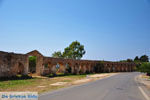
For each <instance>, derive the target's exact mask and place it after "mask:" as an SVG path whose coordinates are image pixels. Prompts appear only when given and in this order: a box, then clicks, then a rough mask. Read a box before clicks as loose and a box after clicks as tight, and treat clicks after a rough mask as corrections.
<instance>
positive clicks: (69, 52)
mask: <svg viewBox="0 0 150 100" xmlns="http://www.w3.org/2000/svg"><path fill="white" fill-rule="evenodd" d="M84 54H85V50H84V45H81V44H80V42H78V41H74V42H72V43H71V44H70V45H69V47H67V48H65V49H64V53H63V56H64V58H71V59H81V58H82V57H83V55H84Z"/></svg>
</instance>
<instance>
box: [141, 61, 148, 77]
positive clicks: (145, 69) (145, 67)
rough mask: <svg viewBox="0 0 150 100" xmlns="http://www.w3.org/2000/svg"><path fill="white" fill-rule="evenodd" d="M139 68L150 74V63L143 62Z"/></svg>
mask: <svg viewBox="0 0 150 100" xmlns="http://www.w3.org/2000/svg"><path fill="white" fill-rule="evenodd" d="M138 70H139V71H140V72H144V73H147V75H149V76H150V63H142V64H141V66H140V67H139V68H138Z"/></svg>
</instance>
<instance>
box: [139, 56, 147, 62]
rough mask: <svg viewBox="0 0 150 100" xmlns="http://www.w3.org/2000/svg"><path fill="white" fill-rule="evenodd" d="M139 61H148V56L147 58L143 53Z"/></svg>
mask: <svg viewBox="0 0 150 100" xmlns="http://www.w3.org/2000/svg"><path fill="white" fill-rule="evenodd" d="M140 61H141V62H149V58H148V56H147V55H143V56H141V57H140Z"/></svg>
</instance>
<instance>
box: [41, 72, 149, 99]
mask: <svg viewBox="0 0 150 100" xmlns="http://www.w3.org/2000/svg"><path fill="white" fill-rule="evenodd" d="M138 74H139V73H137V72H132V73H120V74H117V75H114V76H111V77H108V78H104V79H101V80H97V81H94V82H90V83H86V84H83V85H79V86H72V87H69V88H65V89H61V90H57V91H55V92H50V93H46V94H42V95H40V96H39V100H147V99H146V98H145V96H144V95H143V94H142V92H141V90H140V89H139V84H137V82H136V81H135V77H136V76H137V75H138Z"/></svg>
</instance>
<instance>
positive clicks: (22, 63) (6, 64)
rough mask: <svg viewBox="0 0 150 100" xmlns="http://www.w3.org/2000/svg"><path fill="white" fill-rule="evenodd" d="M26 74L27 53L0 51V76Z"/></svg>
mask: <svg viewBox="0 0 150 100" xmlns="http://www.w3.org/2000/svg"><path fill="white" fill-rule="evenodd" d="M17 74H21V75H27V74H28V59H27V55H22V54H14V53H7V52H1V51H0V77H11V76H15V75H17Z"/></svg>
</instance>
